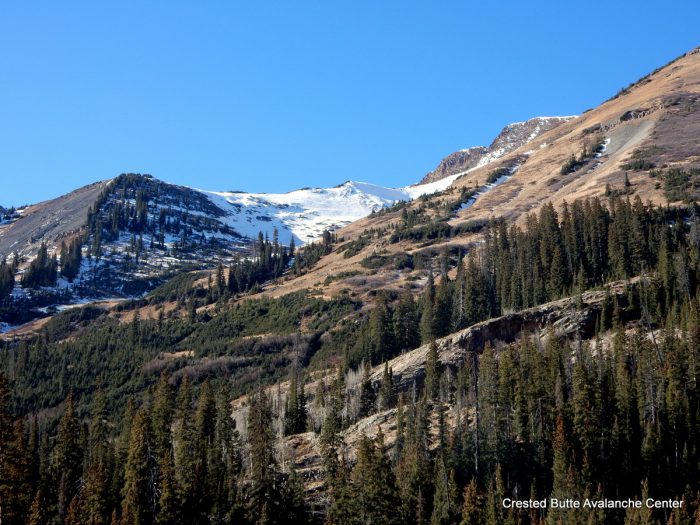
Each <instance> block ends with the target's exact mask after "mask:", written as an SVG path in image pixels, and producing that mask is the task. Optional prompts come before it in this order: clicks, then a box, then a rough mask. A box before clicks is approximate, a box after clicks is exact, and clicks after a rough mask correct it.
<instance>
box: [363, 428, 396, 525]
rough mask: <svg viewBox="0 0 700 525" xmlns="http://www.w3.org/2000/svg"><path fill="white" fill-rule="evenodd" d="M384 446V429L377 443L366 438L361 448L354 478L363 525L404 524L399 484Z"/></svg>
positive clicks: (364, 437)
mask: <svg viewBox="0 0 700 525" xmlns="http://www.w3.org/2000/svg"><path fill="white" fill-rule="evenodd" d="M383 445H384V440H383V436H382V435H381V429H380V433H379V436H378V437H377V440H376V441H374V440H371V439H370V438H368V437H367V436H363V437H362V438H361V440H360V444H359V446H358V450H357V463H356V465H355V468H354V469H353V471H352V478H353V483H354V486H355V493H356V497H357V499H358V503H359V513H360V520H361V522H362V523H376V524H390V523H400V521H399V519H398V515H397V513H396V509H397V508H398V494H397V492H396V481H395V479H394V475H393V472H392V470H391V464H390V463H389V459H388V458H387V457H386V455H385V454H384V450H383Z"/></svg>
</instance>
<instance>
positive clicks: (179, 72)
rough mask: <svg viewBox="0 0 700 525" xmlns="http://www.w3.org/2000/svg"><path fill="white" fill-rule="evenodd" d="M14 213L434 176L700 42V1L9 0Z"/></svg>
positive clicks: (5, 34)
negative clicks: (169, 185) (150, 186)
mask: <svg viewBox="0 0 700 525" xmlns="http://www.w3.org/2000/svg"><path fill="white" fill-rule="evenodd" d="M2 12H3V14H2V16H1V17H0V50H1V51H0V68H2V69H1V71H2V73H1V74H0V174H1V175H0V177H1V180H2V192H0V204H4V205H9V204H15V205H17V204H23V203H28V202H35V201H38V200H42V199H46V198H50V197H55V196H58V195H60V194H62V193H65V192H67V191H70V190H71V189H74V188H76V187H78V186H81V185H84V184H88V183H90V182H94V181H96V180H101V179H107V178H111V177H113V176H115V175H117V174H119V173H121V172H128V171H133V172H142V173H151V174H153V175H154V176H156V177H159V178H162V179H164V180H167V181H171V182H176V183H182V184H187V185H191V186H195V187H202V188H207V189H218V190H231V189H238V190H247V191H288V190H291V189H294V188H298V187H301V186H328V185H335V184H339V183H341V182H343V181H345V180H348V179H355V180H364V181H368V182H375V183H378V184H383V185H394V186H398V185H405V184H409V183H412V182H416V181H417V180H419V179H420V178H421V177H422V176H423V175H424V174H425V173H426V172H427V171H429V170H431V169H432V168H433V167H434V166H435V165H436V164H437V163H438V162H439V160H440V159H441V158H442V157H443V156H445V155H447V154H449V153H451V152H452V151H455V150H457V149H460V148H463V147H468V146H472V145H479V144H488V143H489V142H490V141H491V139H492V138H493V137H494V136H495V135H496V134H497V133H498V131H499V130H500V129H501V128H502V127H503V125H505V124H507V123H508V122H512V121H519V120H525V119H527V118H529V117H533V116H537V115H570V114H576V113H580V112H582V111H583V110H585V109H587V108H590V107H593V106H595V105H597V104H598V103H600V102H601V101H602V100H604V99H606V98H608V97H609V96H611V95H613V94H614V93H615V92H617V91H618V90H619V89H620V88H622V87H624V86H625V85H627V84H629V83H630V82H632V81H634V80H636V79H637V78H639V77H640V76H642V75H644V74H646V73H648V72H649V71H651V70H652V69H654V68H656V67H657V66H660V65H662V64H664V63H666V62H667V61H669V60H670V59H672V58H674V57H676V56H677V55H680V54H682V53H684V52H685V51H687V50H689V49H691V48H692V47H695V46H697V45H700V39H699V38H698V31H697V21H698V20H700V2H689V1H688V2H683V1H680V2H644V1H638V2H626V1H622V2H607V3H599V4H596V3H592V2H562V1H559V2H528V3H525V2H514V1H503V2H448V1H443V2H411V1H401V2H377V1H376V0H375V1H361V0H354V1H352V2H342V1H338V2H311V1H308V2H307V1H300V2H214V1H211V2H175V1H169V2H111V3H110V2H84V3H81V2H3V6H2Z"/></svg>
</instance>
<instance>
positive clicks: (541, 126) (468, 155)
mask: <svg viewBox="0 0 700 525" xmlns="http://www.w3.org/2000/svg"><path fill="white" fill-rule="evenodd" d="M572 118H575V117H535V118H532V119H530V120H527V121H525V122H514V123H513V124H508V125H507V126H506V127H505V128H503V129H502V130H501V132H500V133H499V134H498V136H497V137H496V138H495V139H494V140H493V142H492V143H491V145H490V146H489V147H488V148H487V147H484V146H476V147H473V148H468V149H463V150H460V151H456V152H455V153H452V154H450V155H448V156H447V157H445V158H444V159H442V161H441V162H440V164H439V165H438V167H437V168H435V169H434V170H433V171H431V172H430V173H428V174H427V175H426V176H425V177H423V180H421V182H420V183H421V184H426V183H429V182H435V181H438V180H441V179H444V178H445V177H449V176H450V175H456V174H457V173H462V172H465V171H467V170H469V169H472V168H475V167H477V166H483V165H485V164H488V163H490V162H493V161H494V160H497V159H499V158H501V157H503V156H504V155H506V154H508V153H510V152H511V151H514V150H516V149H518V148H520V147H522V146H524V145H525V144H527V143H528V142H530V141H532V140H533V139H535V138H536V137H537V136H538V135H540V134H542V133H544V132H545V131H549V130H550V129H552V128H554V127H556V126H558V125H559V124H561V123H562V122H566V121H567V120H570V119H572Z"/></svg>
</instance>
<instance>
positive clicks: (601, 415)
mask: <svg viewBox="0 0 700 525" xmlns="http://www.w3.org/2000/svg"><path fill="white" fill-rule="evenodd" d="M402 220H403V221H414V219H413V218H412V217H411V215H410V214H408V213H406V214H402ZM415 224H417V223H415V222H411V223H410V224H409V223H405V224H403V225H401V224H399V225H398V226H397V227H396V230H397V231H402V232H409V231H410V230H411V229H412V228H414V227H416V226H415ZM482 233H483V242H482V243H479V244H475V245H472V246H471V247H470V248H469V250H468V252H467V253H466V254H462V253H457V254H455V253H454V252H453V251H445V252H444V253H443V254H442V255H441V256H438V257H436V258H435V259H429V260H427V261H425V263H424V264H421V268H416V269H411V270H410V271H412V272H415V274H416V277H417V279H419V280H420V281H419V282H420V283H421V288H422V292H421V293H420V294H419V295H418V296H417V297H414V296H413V295H412V294H410V293H408V292H406V293H403V294H397V293H395V292H389V291H386V292H380V293H378V294H377V297H376V304H375V305H374V307H373V308H371V309H370V310H367V309H364V308H362V305H361V304H358V302H357V301H355V300H353V299H352V298H351V297H350V296H349V295H347V294H344V295H340V296H338V297H336V298H334V299H332V300H327V299H322V298H318V297H315V296H314V295H313V294H310V293H307V292H297V293H296V294H291V295H288V296H283V297H280V298H277V299H269V298H255V296H252V297H251V298H249V299H246V300H244V301H239V302H237V303H236V304H235V305H233V304H230V303H229V302H228V299H229V298H231V297H234V296H236V295H237V294H242V293H243V292H245V291H250V290H253V289H254V288H255V286H254V285H255V283H256V282H259V280H258V279H261V278H263V276H264V277H266V278H269V277H274V276H278V275H281V274H282V272H283V271H284V268H285V267H286V265H287V263H288V262H289V261H291V258H292V257H295V260H297V261H299V262H298V263H296V264H297V269H296V270H295V269H292V270H291V271H293V272H294V271H297V272H299V271H303V269H304V268H305V267H307V266H310V265H313V263H314V262H315V260H317V259H318V258H319V257H322V256H323V255H324V254H325V253H328V252H330V251H331V249H333V247H332V244H333V243H334V242H337V239H333V238H332V237H331V236H330V235H329V236H328V237H327V238H326V239H324V241H323V242H322V243H320V244H318V245H314V247H313V248H312V249H311V250H310V252H309V255H308V258H306V259H304V255H303V253H304V252H303V251H302V252H300V253H297V252H296V251H295V249H294V247H293V246H292V247H290V248H284V247H281V246H279V244H278V243H277V242H276V240H275V239H273V240H266V239H264V238H261V239H259V240H258V245H257V248H256V254H257V258H256V259H255V260H254V261H250V262H241V263H240V264H239V265H234V266H232V267H231V268H230V269H229V270H228V271H225V269H224V268H223V267H221V268H220V269H219V270H218V271H217V272H215V275H214V278H213V279H211V278H210V279H208V282H206V284H201V283H200V284H197V283H196V281H197V278H196V276H195V277H192V278H190V277H187V278H186V277H184V276H178V277H177V278H176V279H174V280H173V281H172V282H171V283H168V284H166V285H164V286H163V287H161V288H160V289H157V290H156V291H154V292H153V293H152V294H151V295H150V296H147V297H146V298H145V299H143V300H140V301H135V302H133V303H132V304H130V305H127V306H125V307H124V308H123V309H121V310H118V311H117V312H116V314H118V315H122V316H125V317H124V318H122V319H119V318H117V317H115V316H114V315H108V314H106V313H105V312H104V311H102V310H100V309H98V308H94V307H86V308H82V309H77V310H76V311H71V312H65V313H63V314H61V315H58V316H56V317H55V318H54V319H52V320H51V321H50V322H49V323H47V324H46V326H45V327H44V329H43V330H42V332H41V333H40V334H39V335H38V336H36V337H35V338H33V339H26V340H23V341H21V342H7V343H4V345H3V347H2V349H0V370H2V371H3V372H4V373H3V375H2V378H0V419H2V421H0V502H2V503H1V505H2V520H3V521H2V523H3V525H4V524H5V523H9V524H14V523H32V524H38V523H71V524H73V523H76V524H83V523H85V524H99V523H122V524H124V525H127V524H129V525H130V524H142V523H164V524H166V523H167V524H170V523H173V524H177V523H188V524H189V523H261V524H262V523H313V522H319V523H322V522H325V523H331V524H355V523H357V524H368V523H372V524H380V523H397V524H398V523H419V524H428V523H429V524H431V525H438V524H451V523H462V524H465V525H470V524H479V525H501V524H502V525H506V524H508V525H510V524H513V525H515V524H518V523H522V524H530V523H532V524H540V523H547V524H550V525H554V524H557V523H563V524H569V523H572V524H578V523H580V524H598V523H600V524H602V523H629V524H637V523H639V524H642V523H645V524H650V523H659V524H661V523H674V524H692V523H697V522H699V521H700V496H699V492H700V479H699V477H700V450H698V444H699V443H700V439H699V438H700V434H699V433H700V390H699V389H700V386H699V385H698V372H700V370H699V367H700V303H699V301H698V296H697V289H698V279H699V278H700V217H698V210H697V209H696V207H695V206H694V205H689V206H687V207H683V208H664V207H653V206H651V205H644V204H643V203H642V202H641V200H640V199H638V198H636V199H634V200H630V199H628V198H627V197H626V196H621V195H611V197H610V198H609V199H607V200H606V201H602V200H599V199H589V200H584V201H576V202H574V203H572V204H570V205H565V206H564V207H563V209H561V210H560V211H557V210H555V209H554V208H553V207H552V206H551V205H546V206H544V207H543V208H542V210H541V211H540V212H539V214H537V215H534V214H533V215H531V216H529V217H528V218H527V220H526V221H525V224H524V225H523V226H509V225H507V224H506V223H504V222H502V221H493V222H491V223H489V224H484V225H483V232H482ZM352 248H353V247H352V246H347V245H346V246H344V249H346V250H347V249H352ZM69 249H70V248H69V247H68V246H67V247H66V250H67V251H68V250H69ZM44 264H49V265H50V264H51V263H50V261H49V263H44ZM292 264H294V263H292ZM246 265H247V266H246ZM4 271H7V270H4ZM257 272H262V273H260V274H258V273H257ZM616 280H625V281H626V283H627V294H626V300H625V301H624V303H621V302H618V301H617V300H616V299H615V298H610V299H607V298H606V301H605V302H604V304H603V307H602V308H601V310H600V315H599V317H598V320H597V323H596V328H595V330H594V334H593V337H592V338H591V339H589V340H578V339H577V340H560V339H559V338H557V337H556V335H555V333H554V331H550V332H549V333H548V335H546V336H545V337H542V336H541V335H540V334H538V333H523V334H521V335H520V337H519V339H518V340H517V341H516V342H515V343H512V344H498V345H496V344H492V343H490V342H487V343H486V344H485V345H484V346H483V348H480V349H479V350H480V351H479V352H471V353H470V354H469V357H468V358H467V359H465V360H464V361H463V362H461V363H459V364H458V366H447V365H446V364H445V363H443V362H442V361H441V357H440V352H441V350H440V348H441V347H440V345H439V344H436V340H439V338H440V337H442V336H444V335H447V334H450V333H452V332H454V331H456V330H459V329H462V328H465V327H468V326H470V325H473V324H474V323H477V322H479V321H482V320H485V319H488V318H491V317H494V316H498V315H501V314H503V313H507V312H513V311H520V310H523V309H525V308H528V307H533V306H537V305H541V304H543V303H546V302H547V301H551V300H553V299H557V298H560V297H565V296H568V297H580V296H581V294H582V293H583V292H584V291H585V290H590V289H594V288H601V289H602V288H604V287H605V286H606V284H608V283H610V282H611V281H616ZM199 281H202V279H199ZM166 300H175V301H176V302H177V304H178V305H179V306H180V307H181V310H182V312H183V314H178V313H176V312H170V313H166V312H165V311H164V310H163V309H162V308H161V305H162V304H163V303H164V301H166ZM138 307H152V308H156V309H158V310H159V313H158V315H157V317H156V318H155V319H140V318H139V316H138V315H137V313H136V312H137V311H138V310H137V308H138ZM302 326H303V327H304V330H303V331H300V327H302ZM421 344H428V352H427V361H426V363H425V368H424V373H423V375H422V376H421V380H419V381H416V382H414V383H413V384H412V385H411V386H410V387H409V388H405V387H404V388H399V387H398V382H397V381H396V380H395V377H394V373H393V371H392V369H391V368H390V367H389V366H388V364H387V363H388V360H389V359H391V358H393V357H395V356H399V355H401V354H403V353H406V352H408V351H410V350H412V349H415V348H417V347H418V346H419V345H421ZM166 354H167V355H166ZM164 355H165V357H164ZM373 366H380V367H382V368H383V373H382V374H381V379H380V380H379V381H376V380H372V379H371V376H370V370H371V368H370V367H373ZM287 381H288V382H287ZM281 382H285V384H286V385H287V387H288V391H287V393H286V394H285V395H284V396H280V395H279V394H275V391H276V389H277V390H279V387H276V386H275V385H279V384H281ZM242 394H247V395H248V397H247V400H246V402H245V406H246V415H245V418H244V424H243V426H241V427H238V426H237V424H236V421H237V420H234V419H232V418H231V406H230V401H231V400H232V399H233V398H235V397H237V396H239V395H242ZM367 416H376V417H377V418H378V419H377V421H380V422H381V424H380V425H379V426H378V428H377V431H376V432H372V433H368V434H366V435H365V434H363V433H362V432H361V431H358V429H357V427H356V424H357V423H358V421H361V420H362V419H363V418H366V417H367ZM350 432H355V433H356V434H357V432H359V437H358V438H357V440H356V441H355V442H354V443H355V445H354V448H352V449H351V448H350V446H349V441H348V440H349V437H348V436H349V434H348V433H350ZM290 439H303V440H308V442H311V443H316V450H317V452H318V454H319V458H318V465H317V468H316V470H314V469H310V470H309V469H308V468H306V469H305V468H302V467H303V466H304V465H303V464H301V463H300V464H297V465H296V466H295V462H294V461H290V458H289V457H287V456H286V455H285V454H282V453H281V450H282V449H284V448H285V447H283V444H284V443H286V442H288V441H289V440H290ZM306 461H308V459H307V460H306ZM314 472H316V474H318V479H317V478H316V477H315V476H316V474H314ZM316 481H318V482H319V483H317V484H314V482H316ZM311 487H313V488H311ZM504 498H512V499H520V500H522V499H536V500H541V499H544V498H556V499H560V500H565V499H570V498H571V499H581V500H582V499H584V498H590V499H591V500H626V499H628V498H632V499H641V500H642V501H645V500H646V499H647V498H654V499H656V500H667V499H678V500H680V499H682V500H683V501H684V505H683V506H682V507H680V508H675V509H670V508H658V509H648V508H646V506H644V507H642V508H641V509H636V508H633V509H605V510H602V509H595V508H593V509H583V510H580V511H573V512H572V511H570V510H560V509H549V510H547V509H506V508H504V507H503V505H502V501H503V499H504Z"/></svg>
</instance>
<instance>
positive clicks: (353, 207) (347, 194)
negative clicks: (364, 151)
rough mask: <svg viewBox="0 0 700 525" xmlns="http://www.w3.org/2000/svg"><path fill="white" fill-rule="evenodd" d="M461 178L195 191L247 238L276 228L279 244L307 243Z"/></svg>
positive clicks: (268, 232) (433, 191)
mask: <svg viewBox="0 0 700 525" xmlns="http://www.w3.org/2000/svg"><path fill="white" fill-rule="evenodd" d="M459 176H460V175H454V176H451V177H446V178H445V179H442V180H439V181H436V182H431V183H429V184H417V185H414V186H406V187H403V188H386V187H384V186H378V185H376V184H370V183H368V182H356V181H348V182H345V183H343V184H341V185H339V186H335V187H333V188H304V189H301V190H295V191H290V192H288V193H242V192H217V191H206V190H197V191H200V192H202V193H204V194H205V195H207V196H208V197H209V199H210V200H211V201H212V202H213V203H214V204H215V205H216V206H217V207H218V208H220V209H221V210H223V211H224V212H225V213H226V217H224V218H223V222H225V223H226V224H227V225H228V226H230V227H231V228H233V229H235V230H236V231H237V232H238V233H240V234H241V235H243V236H245V237H249V238H256V237H257V236H258V232H261V231H262V232H263V234H264V235H268V236H269V237H272V235H273V232H274V230H275V229H277V231H278V233H279V239H280V242H282V243H285V244H288V243H289V242H290V240H291V239H292V237H294V242H295V243H296V244H297V245H299V244H306V243H309V242H312V241H314V240H315V239H318V238H319V237H320V236H321V235H322V234H323V231H324V230H331V231H332V230H335V229H337V228H340V227H342V226H345V225H347V224H350V223H351V222H354V221H356V220H358V219H361V218H363V217H366V216H367V215H369V214H370V213H372V212H375V211H379V210H381V209H382V208H385V207H387V206H391V205H392V204H395V203H397V202H399V201H409V200H412V199H416V198H418V197H420V196H421V195H426V194H430V193H435V192H438V191H443V190H445V189H447V188H448V187H450V186H451V185H452V183H453V182H454V181H455V180H456V179H457V178H458V177H459Z"/></svg>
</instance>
